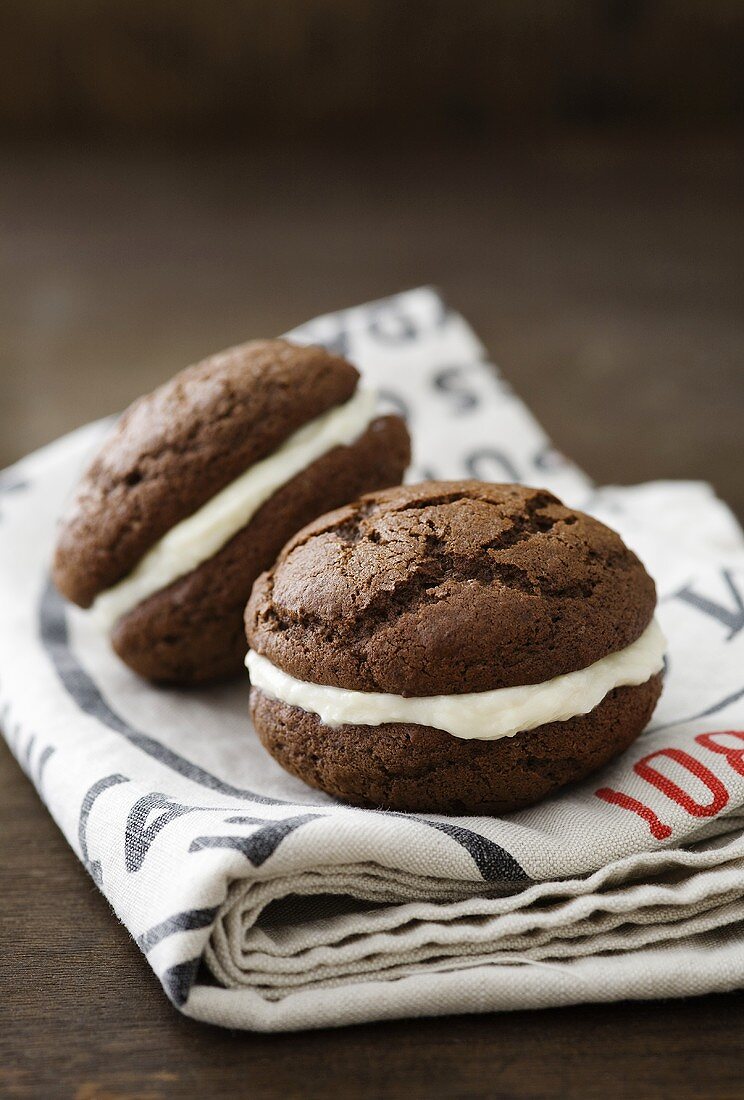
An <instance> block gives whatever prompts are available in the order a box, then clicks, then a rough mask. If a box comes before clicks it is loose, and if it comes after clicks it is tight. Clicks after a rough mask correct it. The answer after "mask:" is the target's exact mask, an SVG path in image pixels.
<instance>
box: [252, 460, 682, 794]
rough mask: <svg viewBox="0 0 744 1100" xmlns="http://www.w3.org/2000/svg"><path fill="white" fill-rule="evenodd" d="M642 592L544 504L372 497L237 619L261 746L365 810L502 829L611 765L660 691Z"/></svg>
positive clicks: (514, 491) (462, 486)
mask: <svg viewBox="0 0 744 1100" xmlns="http://www.w3.org/2000/svg"><path fill="white" fill-rule="evenodd" d="M655 603H656V593H655V588H654V583H653V581H652V580H651V578H650V577H649V575H648V574H647V573H646V571H645V569H644V568H643V566H642V565H641V563H640V561H639V560H638V558H637V557H636V556H635V554H633V553H632V552H631V551H630V550H628V549H627V547H626V546H625V545H624V543H623V542H622V540H621V539H620V537H619V535H617V534H616V533H615V532H614V531H612V530H610V529H609V528H608V527H605V526H604V525H603V524H601V523H599V522H598V521H597V520H595V519H592V518H591V517H590V516H587V515H584V514H582V513H581V512H575V511H572V510H571V509H569V508H566V507H564V506H563V505H562V504H561V503H560V501H558V500H557V499H556V498H555V497H554V496H552V495H551V494H550V493H548V492H545V491H543V490H540V489H530V488H525V487H523V486H520V485H489V484H484V483H482V482H477V481H462V482H427V483H424V484H422V485H413V486H404V487H398V488H394V489H388V490H385V491H382V492H375V493H370V494H368V495H367V496H365V497H363V498H362V499H361V500H359V501H357V502H355V503H354V504H350V505H348V506H347V507H344V508H341V509H339V510H338V511H335V512H332V513H330V514H329V515H326V516H323V517H321V518H320V519H317V520H316V521H315V522H313V523H311V524H310V525H309V526H307V527H306V528H305V529H304V530H303V531H301V532H299V533H298V534H296V535H295V536H294V538H293V539H292V540H291V541H290V542H289V543H288V545H287V546H286V547H285V548H284V550H283V551H282V553H281V554H280V556H279V558H278V560H277V562H276V564H275V565H274V566H273V567H272V568H271V569H270V570H269V571H268V572H266V573H263V574H262V575H261V576H260V577H259V579H258V580H257V582H256V584H255V586H254V589H253V593H252V595H251V598H250V601H249V603H248V607H247V609H246V630H247V636H248V642H249V645H250V647H251V651H250V652H249V654H248V658H247V661H246V663H247V665H248V668H249V671H250V675H251V681H252V684H253V687H252V690H251V710H252V715H253V720H254V724H255V727H256V730H257V731H258V735H259V737H260V738H261V741H262V742H263V744H264V745H265V747H266V748H267V749H268V751H269V752H270V753H271V754H272V755H273V756H274V757H275V758H276V759H277V760H278V761H279V763H280V764H281V765H282V766H283V767H284V768H286V769H287V771H289V772H291V773H292V774H294V775H296V776H299V778H300V779H303V780H304V781H305V782H306V783H308V784H310V785H311V786H313V787H319V788H320V789H321V790H324V791H326V792H328V793H329V794H331V795H335V796H337V797H338V798H341V799H344V800H346V801H348V802H352V803H354V804H356V805H360V806H378V807H386V808H391V809H396V810H420V811H428V812H439V813H489V814H490V813H502V812H505V811H509V810H514V809H517V808H519V807H522V806H528V805H530V804H531V803H533V802H536V801H538V800H539V799H541V798H544V797H545V796H546V795H548V794H550V793H551V792H552V791H555V790H556V789H557V788H559V787H561V786H563V785H564V784H566V783H570V782H572V781H574V780H578V779H581V778H582V777H583V776H585V775H587V774H588V773H589V772H591V771H593V770H594V769H596V768H599V767H600V766H601V765H603V764H605V763H606V762H607V761H608V760H610V759H611V758H612V757H613V756H615V755H616V754H617V753H620V752H622V751H623V750H624V749H625V748H627V746H628V745H629V744H630V743H631V742H632V741H633V740H634V738H636V737H637V736H638V735H639V734H640V733H641V731H642V730H643V728H644V726H645V725H646V723H647V722H648V720H649V718H650V716H651V713H652V711H653V709H654V706H655V704H656V701H657V699H658V697H659V694H660V691H661V670H662V667H663V651H664V639H663V636H662V635H661V631H660V629H659V627H658V626H657V624H656V622H655V620H654V617H653V616H654V607H655Z"/></svg>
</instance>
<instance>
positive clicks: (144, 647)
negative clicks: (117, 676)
mask: <svg viewBox="0 0 744 1100" xmlns="http://www.w3.org/2000/svg"><path fill="white" fill-rule="evenodd" d="M409 457H410V452H409V441H408V434H407V431H406V428H405V425H404V423H403V421H402V420H400V419H399V418H398V417H395V416H385V417H379V418H378V419H377V420H374V421H373V422H372V423H371V424H370V426H369V428H368V429H367V430H366V432H364V434H363V435H361V436H360V437H359V439H357V440H356V442H354V443H352V444H351V445H350V446H348V447H334V448H333V450H331V451H328V452H327V454H325V455H323V456H322V458H319V459H317V460H316V461H315V462H313V463H311V465H309V466H308V467H306V469H304V470H303V471H302V472H301V473H299V474H297V475H296V477H293V478H292V479H291V480H290V481H288V482H287V483H286V484H285V485H283V486H282V487H281V489H278V490H277V491H276V492H275V493H274V494H273V496H271V497H270V498H269V499H268V500H267V501H266V503H265V504H264V505H262V507H261V508H260V509H259V510H258V511H257V512H256V514H255V515H254V516H253V518H252V519H251V521H250V523H248V524H247V525H246V526H245V527H244V528H243V529H242V531H239V532H238V533H237V535H235V536H234V537H233V538H232V539H230V541H229V542H228V543H226V545H225V546H223V548H222V549H221V550H220V551H219V553H217V554H215V555H214V557H212V558H209V559H208V560H207V561H205V562H203V563H202V564H201V565H200V566H199V567H198V568H197V569H195V570H194V571H193V572H191V573H187V574H186V575H185V576H183V577H181V578H179V580H177V581H174V583H173V584H171V585H169V586H168V587H167V588H164V589H162V590H161V591H160V592H156V593H155V594H154V595H153V596H150V597H149V599H147V600H144V601H143V602H142V603H141V604H139V606H138V607H135V608H134V610H132V611H130V612H129V613H128V614H127V615H124V616H123V617H122V618H121V619H120V620H119V622H118V623H117V624H116V626H115V628H114V631H113V634H112V642H113V646H114V649H115V650H116V652H117V653H118V654H119V656H120V657H121V659H122V660H123V661H124V662H125V663H126V664H128V665H129V667H130V668H132V669H134V671H135V672H137V673H139V675H140V676H144V677H146V678H147V679H148V680H153V681H155V682H158V683H178V684H185V685H190V684H199V683H204V682H207V681H210V680H220V679H225V678H227V677H229V676H236V675H239V674H243V675H244V674H245V673H244V669H243V658H244V657H245V651H246V642H245V634H244V632H243V612H244V609H245V605H246V602H247V600H248V597H249V595H250V592H251V588H252V586H253V582H254V581H255V579H256V577H257V576H258V575H259V573H261V572H262V571H263V570H264V569H268V567H269V566H270V565H271V564H272V563H273V561H274V559H275V557H276V556H277V554H278V553H279V551H280V550H281V548H282V546H284V544H285V542H287V540H288V539H289V538H291V536H292V535H293V534H294V533H295V532H296V531H298V530H299V529H300V528H301V527H304V526H305V524H307V523H309V522H310V521H311V520H313V519H315V518H316V517H317V516H319V515H321V513H323V512H327V511H329V510H330V509H332V508H338V507H340V506H341V505H342V504H346V503H347V502H348V501H350V500H354V499H355V498H356V497H358V496H360V495H361V494H362V493H366V492H369V491H371V490H372V489H380V488H383V487H384V486H387V485H394V484H396V483H397V482H398V481H400V479H401V477H402V476H403V473H404V471H405V468H406V466H407V465H408V461H409Z"/></svg>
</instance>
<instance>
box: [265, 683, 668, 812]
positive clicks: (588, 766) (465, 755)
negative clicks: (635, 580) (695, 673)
mask: <svg viewBox="0 0 744 1100" xmlns="http://www.w3.org/2000/svg"><path fill="white" fill-rule="evenodd" d="M661 686H662V675H661V673H659V674H657V675H656V676H652V677H651V679H650V680H647V681H646V683H644V684H641V685H639V686H638V687H620V688H615V689H614V690H613V691H611V692H609V693H608V694H607V695H606V696H605V697H604V699H603V700H602V702H601V703H600V704H599V705H598V706H596V707H595V708H594V710H592V711H590V713H589V714H583V715H578V716H577V717H575V718H570V719H568V721H565V722H550V723H548V724H547V725H544V726H538V727H537V729H534V730H528V731H526V732H523V733H518V734H517V735H516V736H515V737H503V738H501V739H499V740H497V741H466V740H463V739H462V738H458V737H452V736H451V735H450V734H448V733H444V732H443V731H442V730H437V729H433V728H431V727H430V726H417V725H411V724H405V725H404V724H389V725H383V726H349V725H346V726H338V727H335V728H334V727H331V726H325V725H323V724H322V723H321V721H320V720H319V718H318V717H317V715H315V714H310V713H308V712H307V711H303V710H300V709H299V708H298V707H292V706H288V705H287V704H286V703H280V702H278V701H276V700H274V699H270V698H268V696H266V695H263V694H262V693H261V692H260V691H258V690H257V689H256V688H253V690H252V691H251V713H252V716H253V722H254V725H255V727H256V730H257V732H258V735H259V737H260V739H261V741H262V743H263V745H264V747H265V748H266V749H268V751H269V752H270V753H271V755H272V756H273V757H274V758H275V759H276V760H277V761H278V762H279V763H280V764H281V765H282V767H283V768H285V769H286V770H287V771H288V772H290V773H291V774H292V775H296V776H297V777H298V778H299V779H302V780H303V781H304V782H305V783H307V784H309V786H311V787H317V788H319V789H320V790H322V791H325V792H326V793H327V794H330V795H333V796H335V797H336V798H340V799H343V801H345V802H351V803H352V804H353V805H356V806H368V807H379V808H382V809H391V810H410V811H420V812H426V813H451V814H502V813H508V812H509V811H510V810H518V809H520V808H522V807H524V806H530V805H532V803H534V802H538V801H540V800H541V799H543V798H545V797H546V796H547V795H549V794H551V793H552V792H553V791H556V790H558V788H560V787H563V786H565V785H566V784H567V783H573V782H575V781H576V780H579V779H583V778H584V776H586V775H588V774H589V773H590V772H593V771H595V770H596V769H598V768H600V767H602V765H603V764H606V763H607V762H608V761H609V760H611V759H612V758H613V757H614V756H617V755H618V753H621V752H623V751H624V750H625V749H626V748H627V747H628V745H630V744H631V743H632V742H633V741H634V740H635V739H636V737H638V735H639V734H640V733H641V732H642V730H643V729H644V727H645V726H646V724H647V723H648V720H649V719H650V717H651V714H652V713H653V710H654V707H655V706H656V702H657V700H658V698H659V695H660V693H661Z"/></svg>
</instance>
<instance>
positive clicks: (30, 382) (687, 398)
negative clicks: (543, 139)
mask: <svg viewBox="0 0 744 1100" xmlns="http://www.w3.org/2000/svg"><path fill="white" fill-rule="evenodd" d="M742 183H744V144H742V143H741V142H740V141H739V140H731V139H728V140H725V141H724V140H722V139H716V140H715V141H713V140H706V141H702V140H697V141H692V140H690V141H687V142H685V143H684V144H675V145H669V144H667V145H665V146H664V147H661V148H660V147H658V145H656V144H651V143H645V144H644V143H640V144H639V143H635V144H634V143H630V142H624V143H622V144H617V143H614V144H611V145H608V144H597V143H586V142H579V143H577V142H564V143H561V144H557V145H556V144H554V145H551V146H550V147H546V148H544V149H542V150H534V149H533V150H530V151H524V150H523V151H521V152H520V151H514V150H512V151H511V152H508V153H507V152H504V151H500V150H496V149H490V150H482V151H480V152H477V153H476V152H475V151H473V150H471V151H470V152H465V151H463V150H459V151H458V150H453V149H449V150H421V149H419V150H415V151H411V152H409V153H406V154H405V155H403V154H400V155H395V154H392V153H390V152H388V153H379V154H374V155H373V154H371V153H367V154H338V153H337V154H335V155H334V156H333V157H331V156H327V157H322V156H320V155H312V154H304V155H300V154H299V153H294V154H292V155H291V156H290V155H288V154H282V153H280V152H277V153H274V154H269V153H264V154H262V155H261V156H258V155H256V156H247V155H245V156H238V155H236V154H219V155H218V154H210V155H209V156H207V155H206V154H204V155H202V156H201V157H196V156H191V157H185V156H182V157H176V156H165V155H163V156H157V157H156V156H154V155H153V154H147V155H144V154H143V155H140V156H137V157H135V156H132V155H124V154H117V153H107V154H97V155H93V154H87V155H82V154H65V153H62V152H59V151H58V152H56V153H53V152H49V151H44V150H39V151H36V152H30V151H28V150H27V151H25V152H21V151H16V153H15V154H14V155H13V156H12V157H10V156H9V157H3V158H2V159H1V160H0V228H1V229H2V238H1V240H2V243H3V247H2V248H1V249H0V285H2V287H3V293H2V295H0V356H1V357H2V358H1V359H0V372H1V373H0V385H1V387H2V390H1V395H2V400H1V401H0V464H2V463H4V462H6V461H10V460H12V459H13V458H15V457H18V456H19V455H21V454H22V453H24V452H25V451H27V450H29V449H30V448H32V447H34V446H36V445H38V444H40V443H42V442H44V441H46V440H49V439H52V438H54V437H55V436H56V435H58V434H59V433H60V432H62V431H65V430H68V429H70V428H72V427H74V426H75V425H76V424H78V423H81V422H83V421H85V420H87V419H90V418H91V417H94V416H98V415H101V414H103V413H106V412H110V411H112V410H115V409H117V408H120V407H122V406H123V405H124V404H125V403H126V402H128V401H129V400H131V399H132V398H133V397H134V396H136V395H137V393H139V392H140V391H142V390H143V389H146V388H149V387H151V386H152V385H154V384H155V383H156V382H158V381H159V380H161V379H163V378H165V377H167V376H168V375H169V374H170V373H172V372H173V371H174V370H176V369H178V368H179V367H180V366H182V365H183V364H184V363H186V362H188V361H190V360H193V359H195V358H197V357H198V356H200V355H202V354H205V353H207V352H210V351H212V350H214V349H215V348H217V347H220V346H224V345H227V344H229V343H231V342H234V341H238V340H242V339H246V338H248V337H251V336H258V335H264V334H273V333H275V332H279V331H282V330H284V329H286V328H288V327H290V326H292V325H294V324H296V323H299V322H300V321H302V320H305V319H307V318H308V317H310V316H312V315H314V314H316V313H319V312H321V311H323V310H327V309H333V308H337V307H338V306H341V305H344V304H353V303H354V302H357V301H362V300H365V299H368V298H371V297H375V296H380V295H384V294H387V293H390V292H391V291H394V290H397V289H401V288H403V287H405V286H409V285H414V284H417V283H421V282H434V283H437V284H439V285H440V286H441V287H442V289H443V290H444V291H445V293H447V294H448V296H449V297H450V298H451V300H452V303H453V304H454V305H455V306H456V307H458V308H460V309H461V310H463V312H464V313H465V314H466V316H467V317H468V318H469V319H471V320H472V322H473V323H474V325H475V327H476V329H477V330H478V331H479V333H480V334H481V336H482V337H483V338H484V340H485V341H486V342H487V343H488V345H489V347H490V348H491V350H492V352H493V354H494V357H495V358H496V359H497V360H498V361H499V362H500V363H501V364H502V365H503V367H504V369H505V372H506V374H507V376H508V377H509V378H510V380H511V381H512V382H513V383H514V385H515V387H516V388H517V390H518V391H519V392H521V393H522V395H523V396H524V397H525V398H526V400H527V401H528V403H529V404H530V405H531V406H532V407H533V408H534V409H535V411H536V412H537V414H538V415H539V417H540V418H541V419H542V421H543V422H544V424H545V425H546V426H547V428H548V430H549V431H550V433H551V434H552V435H553V436H554V438H555V439H556V440H557V442H558V443H559V445H560V446H561V447H562V448H563V449H564V450H566V451H567V452H569V453H570V454H571V455H572V456H574V457H575V458H577V459H578V461H579V462H581V463H582V464H583V465H584V467H585V468H586V469H587V470H589V471H590V472H591V473H592V474H593V475H594V476H595V477H597V478H598V479H599V480H600V481H621V482H622V481H633V480H640V479H644V478H653V477H659V476H667V477H669V476H687V477H703V478H709V479H711V480H712V481H713V482H714V484H715V485H716V487H717V488H718V490H719V491H720V492H721V494H722V495H723V496H724V497H725V498H726V499H728V500H729V501H730V502H731V503H733V504H734V505H735V506H736V507H737V509H738V511H739V514H740V515H744V478H742V472H741V457H742V443H741V432H742V423H743V422H744V416H743V414H744V368H743V366H742V347H744V311H742V309H741V304H742V303H741V298H742V274H743V264H742V255H743V254H744V248H743V247H742V246H743V245H744V212H743V210H742V203H741V194H742V193H743V189H742ZM0 868H1V869H2V892H1V893H0V916H1V919H2V930H1V931H2V950H1V951H0V1094H2V1095H3V1096H9V1097H20V1098H27V1097H39V1098H44V1100H46V1098H47V1097H52V1098H54V1097H58V1096H59V1097H67V1096H70V1097H75V1098H77V1100H135V1098H137V1100H148V1098H153V1100H154V1098H160V1097H180V1096H187V1095H193V1096H197V1097H201V1096H209V1097H234V1096H236V1095H250V1096H251V1097H257V1098H261V1097H285V1098H291V1097H303V1098H304V1097H314V1096H318V1097H327V1098H333V1097H349V1096H353V1097H362V1098H364V1097H380V1096H386V1097H388V1096H389V1097H397V1096H405V1097H406V1098H407V1100H416V1098H418V1097H421V1098H429V1097H432V1096H437V1097H458V1098H460V1097H462V1098H466V1097H494V1098H498V1097H516V1098H519V1097H567V1096H576V1097H589V1098H591V1097H602V1098H605V1097H607V1096H608V1095H612V1096H617V1097H629V1098H630V1097H638V1098H645V1097H664V1098H666V1097H670V1096H675V1097H677V1098H680V1100H684V1098H688V1097H690V1098H692V1097H706V1098H707V1097H715V1098H727V1097H731V1098H733V1097H741V1096H742V1094H743V1086H742V1072H741V1027H742V1022H743V1017H744V995H729V996H716V997H705V998H700V999H696V1000H692V1001H686V1002H669V1003H639V1004H622V1005H606V1006H585V1007H579V1008H570V1009H561V1010H555V1011H546V1012H533V1013H514V1014H505V1015H489V1016H482V1017H474V1016H470V1017H462V1018H449V1019H445V1020H431V1021H401V1022H399V1023H390V1024H379V1025H372V1026H365V1027H355V1028H350V1029H345V1030H341V1031H337V1032H334V1031H323V1032H313V1033H307V1034H300V1035H288V1036H268V1037H267V1036H257V1035H250V1034H230V1033H228V1032H222V1031H219V1030H217V1029H214V1028H209V1027H206V1026H203V1025H198V1024H195V1023H192V1022H190V1021H188V1020H186V1019H184V1018H182V1017H180V1016H179V1015H178V1014H177V1013H176V1012H175V1011H174V1010H173V1009H172V1008H171V1007H170V1005H169V1004H168V1002H167V1001H166V999H165V997H164V996H163V994H162V993H161V991H160V989H159V986H158V984H157V981H156V979H155V978H154V976H153V975H152V973H151V972H150V970H149V968H148V967H147V964H146V963H145V961H144V960H143V958H142V957H141V956H140V955H139V953H138V951H137V949H136V948H135V946H134V944H133V943H132V942H131V940H130V938H129V936H128V934H127V933H126V931H125V929H124V928H123V927H122V926H120V925H119V924H118V923H117V921H116V919H115V917H114V916H113V914H112V913H111V912H110V910H109V908H108V906H107V904H106V902H105V901H104V899H103V898H102V897H101V895H100V894H99V893H98V891H97V890H96V888H95V886H94V885H93V883H92V881H91V880H90V879H89V878H88V877H87V875H86V873H85V872H84V871H83V869H82V867H81V866H80V865H79V864H78V863H77V861H76V859H75V857H74V856H73V855H72V853H71V852H70V850H69V848H68V847H67V845H66V843H65V842H64V840H63V838H62V836H61V835H60V834H59V832H58V831H57V829H56V826H54V824H53V823H52V821H51V820H50V819H49V817H48V815H47V813H46V811H45V810H44V808H43V807H42V806H41V804H40V803H39V801H38V798H37V797H36V795H35V793H34V791H33V789H32V788H31V786H30V784H29V783H28V782H27V781H26V779H25V778H24V777H23V776H22V773H21V772H20V770H19V769H18V767H17V765H16V764H15V763H14V761H13V760H12V758H11V757H10V754H9V753H8V752H7V750H6V749H5V748H4V747H3V748H2V749H0Z"/></svg>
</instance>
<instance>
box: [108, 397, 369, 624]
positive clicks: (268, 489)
mask: <svg viewBox="0 0 744 1100" xmlns="http://www.w3.org/2000/svg"><path fill="white" fill-rule="evenodd" d="M376 404H377V396H376V394H375V393H374V392H372V391H370V390H365V389H357V390H356V392H355V393H354V395H353V396H352V397H351V398H350V399H349V400H348V401H347V402H345V403H344V404H343V405H338V406H336V408H334V409H329V410H328V412H325V413H323V414H322V415H321V416H318V417H316V418H315V420H311V421H310V422H309V423H308V424H304V425H303V426H302V427H301V428H299V429H298V430H297V431H296V432H294V433H293V434H292V435H291V436H290V437H289V438H288V439H286V440H285V441H284V443H283V444H282V445H281V446H280V447H278V448H277V450H275V451H274V452H273V453H272V454H270V455H268V456H267V457H266V458H263V459H261V460H260V462H256V463H254V465H253V466H251V467H249V469H247V470H246V471H245V473H243V474H241V475H240V477H238V478H236V479H235V481H232V482H231V483H230V484H229V485H227V486H225V488H224V489H222V490H221V491H220V492H219V493H216V494H215V496H213V497H212V498H211V499H210V500H208V501H207V503H206V504H204V505H202V507H201V508H199V509H198V510H197V511H196V512H194V513H193V515H190V516H188V517H187V518H186V519H184V520H182V521H181V522H180V523H177V524H176V525H175V526H174V527H172V528H171V529H170V531H168V532H167V533H166V534H165V535H163V537H162V538H161V539H160V540H159V542H157V543H155V545H154V546H153V547H152V549H151V550H149V551H148V552H147V553H146V554H145V556H144V557H143V558H142V559H141V561H140V562H139V563H138V565H136V566H135V568H134V569H133V570H132V572H131V573H130V574H129V575H128V576H127V577H125V578H124V580H122V581H120V582H119V583H118V584H116V585H114V586H113V587H112V588H108V589H106V591H104V592H101V593H100V595H99V596H98V597H97V598H96V600H95V601H94V603H93V606H92V609H91V614H92V615H93V616H94V618H95V620H96V622H97V623H98V624H99V625H100V626H101V627H102V628H103V629H105V630H110V629H111V628H112V627H113V626H114V625H115V623H116V622H117V620H118V619H120V618H121V617H122V615H125V614H126V613H127V612H128V611H131V610H132V609H133V608H134V607H136V606H137V605H138V604H140V603H142V601H143V600H146V599H147V598H148V597H149V596H152V595H154V593H155V592H159V591H161V589H163V588H167V587H168V585H169V584H172V583H173V582H174V581H176V580H178V578H179V577H182V576H184V575H185V574H186V573H191V572H192V570H194V569H196V568H197V567H198V566H200V565H201V564H202V562H205V561H207V560H208V559H209V558H211V557H213V556H214V555H215V554H216V553H217V552H218V551H219V550H221V549H222V547H223V546H224V545H225V544H226V543H227V542H229V541H230V539H231V538H232V537H233V536H234V535H236V534H237V533H238V531H240V530H241V529H242V528H243V527H245V526H246V524H247V523H249V522H250V520H251V519H252V518H253V516H254V515H255V513H256V512H257V511H258V509H259V508H260V507H261V505H262V504H264V503H265V502H266V501H267V500H268V499H269V497H271V496H273V494H274V493H275V492H276V491H277V489H280V488H281V486H282V485H285V484H286V483H287V482H288V481H290V480H291V479H292V478H293V477H295V476H296V475H297V474H299V473H300V472H301V471H302V470H304V469H305V468H306V467H307V466H309V465H310V464H311V463H313V462H315V461H316V460H317V459H319V458H321V457H322V456H323V455H324V454H326V453H327V452H328V451H330V450H332V449H333V448H334V447H339V446H348V445H349V444H351V443H354V442H355V441H356V440H357V439H358V438H359V437H360V436H361V435H363V434H364V432H365V431H366V429H367V428H368V427H369V425H370V423H371V422H372V420H374V418H375V415H376V411H375V410H376Z"/></svg>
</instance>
